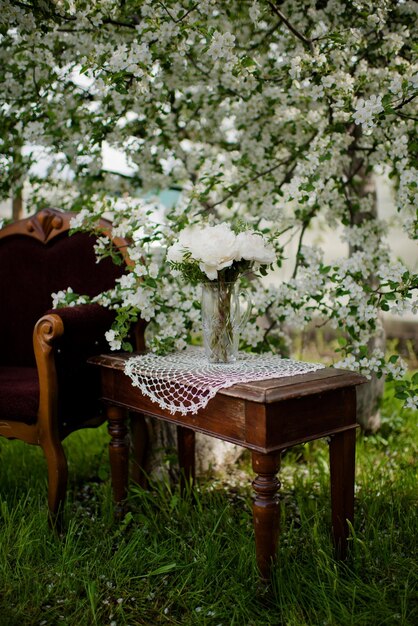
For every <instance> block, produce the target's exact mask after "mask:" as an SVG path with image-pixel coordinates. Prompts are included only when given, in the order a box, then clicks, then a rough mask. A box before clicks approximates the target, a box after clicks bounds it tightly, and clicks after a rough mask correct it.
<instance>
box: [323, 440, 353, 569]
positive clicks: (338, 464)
mask: <svg viewBox="0 0 418 626" xmlns="http://www.w3.org/2000/svg"><path fill="white" fill-rule="evenodd" d="M355 451H356V431H355V429H354V428H353V429H352V430H346V431H345V432H342V433H338V434H336V435H332V436H331V440H330V444H329V456H330V474H331V508H332V531H333V539H334V545H335V549H336V554H337V557H338V558H340V559H344V558H345V557H346V554H347V539H348V534H349V527H348V524H347V520H349V522H350V523H351V524H352V523H353V520H354V475H355Z"/></svg>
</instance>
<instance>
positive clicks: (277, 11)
mask: <svg viewBox="0 0 418 626" xmlns="http://www.w3.org/2000/svg"><path fill="white" fill-rule="evenodd" d="M269 5H270V7H271V9H272V11H274V13H275V14H276V15H277V16H278V17H279V18H280V19H281V21H282V22H283V24H286V26H287V27H288V29H289V30H290V31H291V32H292V33H293V34H294V35H295V36H296V37H297V38H298V39H300V41H302V42H303V43H304V44H305V46H307V47H308V48H309V50H310V51H311V52H312V53H313V52H314V45H313V42H312V40H311V39H308V37H305V35H304V34H303V33H301V32H300V31H298V30H297V28H295V27H294V26H293V24H291V23H290V22H289V20H288V19H287V17H286V16H285V15H284V14H283V13H282V12H281V11H280V9H279V8H277V7H276V5H275V4H274V3H273V2H269Z"/></svg>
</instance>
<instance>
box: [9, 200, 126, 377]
mask: <svg viewBox="0 0 418 626" xmlns="http://www.w3.org/2000/svg"><path fill="white" fill-rule="evenodd" d="M72 215H73V214H72V213H63V212H60V211H57V210H55V209H43V210H42V211H40V212H39V213H37V214H36V215H34V216H33V217H30V218H27V219H23V220H19V221H17V222H14V223H13V224H9V225H8V226H6V227H5V228H3V229H2V230H0V364H2V365H16V366H33V365H35V358H34V354H33V347H32V333H33V327H34V325H35V323H36V321H37V320H38V319H39V318H40V317H41V316H42V315H43V314H44V313H45V312H46V311H47V310H48V309H51V308H52V298H51V294H52V293H53V292H57V291H59V290H61V289H66V288H67V287H72V288H73V290H74V291H75V292H76V293H82V294H87V295H89V296H95V295H97V294H98V293H100V292H101V291H103V290H106V289H110V288H111V287H112V286H113V285H114V281H115V279H116V278H118V277H119V276H121V275H122V273H123V271H124V269H125V268H124V267H123V266H122V267H119V266H116V265H115V264H114V263H113V262H112V260H111V259H104V260H103V261H101V262H100V263H96V257H95V254H94V249H93V245H94V243H95V241H96V239H95V237H93V236H90V235H88V234H86V233H75V234H74V235H71V236H69V229H70V219H71V217H72ZM101 226H103V229H104V230H105V231H106V228H107V229H108V228H109V226H110V225H109V224H108V223H107V222H104V221H103V222H102V224H101ZM115 243H116V244H117V243H118V240H115Z"/></svg>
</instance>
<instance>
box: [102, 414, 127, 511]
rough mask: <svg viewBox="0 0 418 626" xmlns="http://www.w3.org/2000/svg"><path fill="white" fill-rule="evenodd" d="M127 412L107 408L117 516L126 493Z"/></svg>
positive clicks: (122, 509) (111, 469)
mask: <svg viewBox="0 0 418 626" xmlns="http://www.w3.org/2000/svg"><path fill="white" fill-rule="evenodd" d="M126 417H127V411H126V410H125V409H123V408H121V407H119V406H108V407H107V419H108V431H109V435H110V442H109V459H110V471H111V476H112V489H113V499H114V502H115V505H116V509H115V513H116V515H117V516H121V515H122V514H123V511H124V508H123V502H124V500H125V498H126V494H127V491H128V475H129V445H128V441H127V434H128V428H127V425H126Z"/></svg>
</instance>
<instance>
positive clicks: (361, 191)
mask: <svg viewBox="0 0 418 626" xmlns="http://www.w3.org/2000/svg"><path fill="white" fill-rule="evenodd" d="M354 132H355V133H356V139H355V141H354V142H353V146H352V150H353V152H352V159H351V168H350V169H351V172H350V178H352V181H351V188H352V189H353V191H354V193H355V197H356V198H358V201H359V205H360V204H361V199H362V198H366V197H367V198H368V199H369V200H370V198H371V199H372V202H371V203H370V205H371V209H370V210H368V211H362V210H360V208H352V207H350V209H351V225H352V226H355V225H357V226H360V225H362V224H364V223H365V222H367V221H371V220H376V219H377V217H378V214H377V195H376V187H375V183H374V180H373V178H372V176H371V174H370V173H368V172H367V171H366V169H365V167H364V166H363V162H362V159H361V158H360V157H359V156H358V155H357V154H356V143H357V141H358V139H359V138H360V136H361V131H360V130H358V127H356V129H355V131H354ZM356 251H358V248H357V247H352V246H350V249H349V254H350V255H351V254H353V253H354V252H356ZM375 282H376V281H375V278H374V277H373V276H372V277H370V279H369V284H370V286H371V287H373V286H374V285H375ZM368 348H369V351H373V350H376V349H380V350H382V351H383V353H384V352H385V349H386V334H385V331H384V329H383V324H380V327H379V328H378V329H377V330H376V334H375V336H374V337H372V338H371V339H370V341H369V343H368ZM383 388H384V378H383V377H382V378H377V376H376V375H375V374H373V375H372V377H371V380H370V381H369V382H368V383H366V384H364V385H360V386H359V387H357V421H358V423H359V424H360V426H361V427H362V429H363V430H364V431H366V432H375V431H376V430H378V429H379V428H380V425H381V419H380V409H379V405H380V400H381V398H382V395H383Z"/></svg>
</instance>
